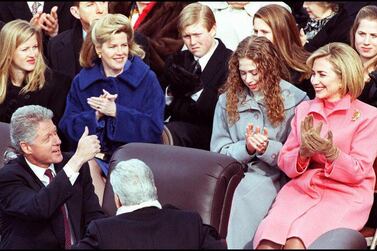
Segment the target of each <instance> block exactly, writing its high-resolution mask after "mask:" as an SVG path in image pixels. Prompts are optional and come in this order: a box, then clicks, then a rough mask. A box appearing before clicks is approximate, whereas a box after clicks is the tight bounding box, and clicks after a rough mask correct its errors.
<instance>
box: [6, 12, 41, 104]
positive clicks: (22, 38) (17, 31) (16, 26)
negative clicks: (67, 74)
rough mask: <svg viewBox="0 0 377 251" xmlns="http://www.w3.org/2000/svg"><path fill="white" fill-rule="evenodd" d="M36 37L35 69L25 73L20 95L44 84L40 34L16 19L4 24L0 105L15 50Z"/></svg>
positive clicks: (10, 72)
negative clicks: (37, 52) (36, 54)
mask: <svg viewBox="0 0 377 251" xmlns="http://www.w3.org/2000/svg"><path fill="white" fill-rule="evenodd" d="M34 35H35V36H36V37H37V41H38V50H39V54H38V56H36V58H35V59H36V62H35V68H34V70H32V71H30V72H26V76H25V80H24V82H26V84H25V86H23V87H22V89H21V91H20V93H26V92H32V91H36V90H39V89H42V87H43V86H44V84H45V76H44V73H45V70H46V68H47V66H46V64H45V62H44V60H43V47H42V46H43V45H42V33H41V31H40V30H39V29H37V28H36V27H34V26H32V25H31V24H30V23H29V22H27V21H25V20H21V19H16V20H13V21H11V22H8V23H6V24H5V25H4V26H3V28H2V29H1V32H0V51H1V54H0V104H2V103H3V102H4V100H5V97H6V95H7V85H8V82H9V79H10V78H12V77H13V76H12V74H13V73H12V67H13V66H12V62H13V57H14V54H15V52H16V49H17V48H18V47H19V46H20V45H21V44H23V43H25V42H26V41H27V40H29V39H30V38H31V37H33V36H34Z"/></svg>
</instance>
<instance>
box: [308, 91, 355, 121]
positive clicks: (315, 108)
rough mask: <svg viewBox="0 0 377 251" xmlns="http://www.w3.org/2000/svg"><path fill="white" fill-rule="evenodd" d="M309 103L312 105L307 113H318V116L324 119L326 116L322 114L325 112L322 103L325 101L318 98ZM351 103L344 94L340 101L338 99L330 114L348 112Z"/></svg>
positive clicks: (349, 97)
mask: <svg viewBox="0 0 377 251" xmlns="http://www.w3.org/2000/svg"><path fill="white" fill-rule="evenodd" d="M311 102H312V103H311V105H310V108H309V113H318V114H321V115H322V116H323V117H326V115H325V114H324V110H325V108H324V106H325V104H324V102H326V101H324V100H322V99H319V98H315V99H313V100H312V101H311ZM351 102H352V99H351V96H350V95H348V94H346V95H345V96H344V97H343V98H342V99H340V100H339V101H338V102H337V103H336V105H335V107H334V108H333V109H332V111H331V112H335V111H341V110H348V109H350V108H351Z"/></svg>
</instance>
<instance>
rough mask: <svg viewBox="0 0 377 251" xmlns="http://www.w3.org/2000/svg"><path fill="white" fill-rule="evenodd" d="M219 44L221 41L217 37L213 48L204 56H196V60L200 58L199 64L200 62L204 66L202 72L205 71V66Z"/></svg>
mask: <svg viewBox="0 0 377 251" xmlns="http://www.w3.org/2000/svg"><path fill="white" fill-rule="evenodd" d="M218 45H219V41H217V39H215V41H214V46H212V48H211V49H210V50H209V51H208V52H207V53H206V54H205V55H204V56H203V57H201V58H197V57H195V56H194V59H195V60H198V59H199V64H200V67H201V68H202V72H203V70H204V68H205V67H206V65H207V63H208V61H209V60H210V59H211V57H212V55H213V53H214V52H215V50H216V48H217V46H218Z"/></svg>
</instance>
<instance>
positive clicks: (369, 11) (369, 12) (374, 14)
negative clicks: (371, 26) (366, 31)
mask: <svg viewBox="0 0 377 251" xmlns="http://www.w3.org/2000/svg"><path fill="white" fill-rule="evenodd" d="M362 20H369V21H376V22H377V6H375V5H367V6H364V7H363V8H361V9H360V10H359V12H358V13H357V16H356V18H355V20H354V22H353V25H352V28H351V30H350V40H351V46H352V47H353V48H354V49H356V47H355V35H356V31H357V29H358V28H359V26H360V22H361V21H362ZM370 68H372V69H373V70H376V69H377V55H375V56H374V57H373V58H372V59H370V60H368V62H367V64H365V65H364V73H365V74H368V73H369V72H368V70H369V69H370Z"/></svg>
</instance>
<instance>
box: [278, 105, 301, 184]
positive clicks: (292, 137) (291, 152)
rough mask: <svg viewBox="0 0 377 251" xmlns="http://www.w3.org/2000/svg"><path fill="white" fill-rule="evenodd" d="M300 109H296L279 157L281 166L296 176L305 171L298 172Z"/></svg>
mask: <svg viewBox="0 0 377 251" xmlns="http://www.w3.org/2000/svg"><path fill="white" fill-rule="evenodd" d="M297 114H298V109H297V107H296V109H295V115H294V116H293V119H292V121H291V132H290V133H289V135H288V138H287V140H286V141H285V143H284V145H283V147H282V148H281V150H280V153H279V157H278V166H279V168H280V169H281V170H282V171H283V172H284V173H285V174H286V175H287V176H288V177H289V178H295V177H297V176H299V175H301V174H302V173H303V172H304V171H303V172H298V171H297V168H296V165H297V158H298V153H299V149H300V132H298V131H297V130H298V128H297V126H298V125H299V124H300V122H299V121H298V116H297Z"/></svg>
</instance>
